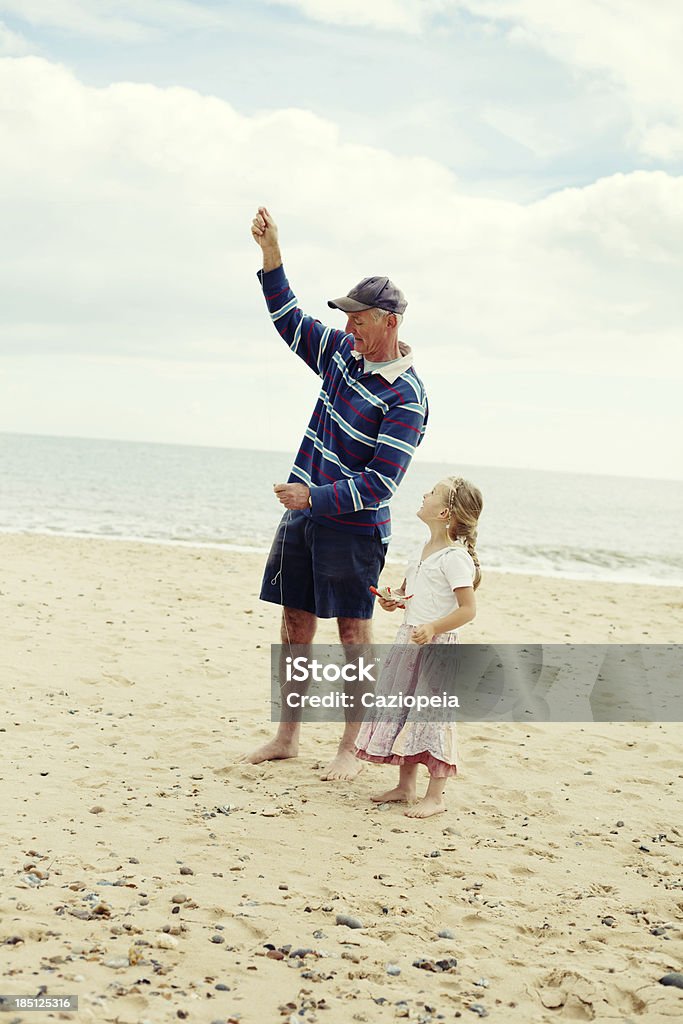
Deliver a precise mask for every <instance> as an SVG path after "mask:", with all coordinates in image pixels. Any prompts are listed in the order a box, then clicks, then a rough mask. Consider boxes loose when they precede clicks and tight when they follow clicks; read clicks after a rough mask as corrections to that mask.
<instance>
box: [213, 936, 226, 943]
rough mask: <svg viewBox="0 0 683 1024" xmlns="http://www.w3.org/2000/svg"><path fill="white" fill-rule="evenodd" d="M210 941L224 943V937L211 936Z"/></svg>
mask: <svg viewBox="0 0 683 1024" xmlns="http://www.w3.org/2000/svg"><path fill="white" fill-rule="evenodd" d="M211 941H212V942H225V937H224V936H223V935H212V936H211Z"/></svg>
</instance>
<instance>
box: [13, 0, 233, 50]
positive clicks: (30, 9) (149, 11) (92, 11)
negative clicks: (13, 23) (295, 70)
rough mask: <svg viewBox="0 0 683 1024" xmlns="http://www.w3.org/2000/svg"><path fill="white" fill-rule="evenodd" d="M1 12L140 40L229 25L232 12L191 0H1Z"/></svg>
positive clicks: (79, 31) (40, 24)
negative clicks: (180, 30) (152, 34)
mask: <svg viewBox="0 0 683 1024" xmlns="http://www.w3.org/2000/svg"><path fill="white" fill-rule="evenodd" d="M0 13H5V14H9V15H12V16H13V17H15V18H17V19H19V20H21V21H22V22H25V23H26V24H28V25H32V26H34V27H36V28H57V29H60V30H62V31H65V32H68V33H69V34H72V35H81V36H91V37H100V38H107V39H115V40H120V41H122V42H139V41H140V40H142V39H144V38H145V37H147V36H148V35H149V34H150V32H151V31H153V30H162V29H163V30H168V29H175V28H209V29H210V28H216V27H218V26H222V27H229V25H230V12H229V11H221V10H220V9H218V10H217V9H215V8H212V7H211V6H205V5H203V4H201V3H193V2H192V0H0Z"/></svg>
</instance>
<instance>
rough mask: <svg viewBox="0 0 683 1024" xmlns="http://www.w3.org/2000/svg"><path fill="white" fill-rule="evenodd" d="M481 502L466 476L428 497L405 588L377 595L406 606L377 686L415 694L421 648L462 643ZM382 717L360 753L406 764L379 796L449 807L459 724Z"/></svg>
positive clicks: (426, 810) (364, 736)
mask: <svg viewBox="0 0 683 1024" xmlns="http://www.w3.org/2000/svg"><path fill="white" fill-rule="evenodd" d="M482 507H483V502H482V497H481V493H480V492H479V490H478V489H477V488H476V487H474V486H473V484H471V483H469V482H468V481H467V480H463V479H462V477H447V478H446V479H445V480H441V481H439V483H438V484H437V485H436V486H435V487H434V488H433V489H432V490H431V491H429V493H427V494H425V495H424V500H423V502H422V506H421V508H420V509H419V510H418V513H417V515H418V518H420V519H421V520H422V522H423V523H424V524H425V525H426V526H428V527H429V531H430V537H429V540H428V541H427V543H426V544H425V545H424V547H423V548H422V549H421V551H420V552H418V553H417V556H416V558H415V560H414V561H413V562H411V563H410V565H409V566H408V570H407V572H406V578H405V579H404V581H403V583H402V585H401V588H400V590H397V591H392V592H391V598H388V597H384V596H382V595H381V594H380V595H379V596H378V600H379V603H380V606H381V607H382V608H383V609H384V610H385V611H388V612H393V611H396V609H397V608H405V609H406V613H405V617H404V620H403V625H402V626H401V627H400V629H399V631H398V633H397V635H396V641H395V644H394V647H393V648H392V649H391V651H390V653H389V656H388V658H387V661H386V662H385V665H384V668H383V671H382V676H381V679H380V687H379V690H378V692H379V691H380V690H381V692H382V693H387V692H391V693H396V694H398V693H402V694H404V695H405V694H407V693H411V692H413V690H414V688H415V685H416V680H417V676H418V674H419V666H420V655H421V653H422V652H421V647H422V646H423V645H425V644H453V643H458V634H457V628H458V627H459V626H463V625H464V624H465V623H466V622H471V621H472V619H473V618H474V616H475V610H476V609H475V600H474V591H475V590H476V589H477V587H478V586H479V582H480V579H481V573H480V571H479V560H478V558H477V554H476V551H475V548H474V546H475V543H476V539H477V521H478V519H479V516H480V514H481V510H482ZM402 598H405V601H403V600H402ZM375 716H376V717H375ZM375 716H373V717H371V718H369V719H366V720H365V721H364V722H363V724H362V726H361V728H360V732H359V733H358V738H357V740H356V756H357V757H359V758H361V759H362V760H364V761H373V762H374V763H375V764H396V765H399V766H400V768H399V779H398V786H396V788H395V789H390V790H389V791H388V792H387V793H381V794H379V795H378V796H374V797H372V799H373V800H375V801H376V802H378V803H380V802H384V801H388V800H397V801H405V802H407V803H409V804H411V805H412V806H411V807H409V808H408V810H407V811H406V812H405V813H406V815H407V816H408V817H411V818H427V817H429V816H430V815H432V814H439V813H440V812H441V811H445V810H446V805H445V802H444V790H445V788H446V780H447V779H448V778H449V777H450V776H452V775H455V774H456V770H457V769H456V746H455V723H454V722H446V721H418V720H411V713H410V711H409V710H406V711H405V712H404V713H403V715H402V716H400V717H399V718H397V719H389V718H388V717H387V716H386V714H385V715H384V717H382V715H381V712H379V711H376V712H375ZM420 764H424V765H426V766H427V770H428V771H429V785H428V786H427V792H426V793H425V796H424V797H423V799H422V800H419V801H418V802H417V803H414V800H415V792H416V781H417V769H418V765H420Z"/></svg>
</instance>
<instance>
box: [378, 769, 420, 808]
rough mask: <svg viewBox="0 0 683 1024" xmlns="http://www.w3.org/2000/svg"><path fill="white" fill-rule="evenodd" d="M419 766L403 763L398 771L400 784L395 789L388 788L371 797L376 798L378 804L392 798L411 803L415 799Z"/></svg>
mask: <svg viewBox="0 0 683 1024" xmlns="http://www.w3.org/2000/svg"><path fill="white" fill-rule="evenodd" d="M417 767H418V766H417V765H416V764H402V765H401V767H400V768H399V772H398V786H396V788H395V789H389V790H387V792H386V793H378V794H377V795H376V796H371V797H370V799H371V800H374V802H375V803H376V804H383V803H388V802H389V801H390V800H395V801H397V802H401V801H405V802H406V803H410V802H411V801H412V800H414V799H415V792H416V790H415V783H416V781H417Z"/></svg>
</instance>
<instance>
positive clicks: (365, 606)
mask: <svg viewBox="0 0 683 1024" xmlns="http://www.w3.org/2000/svg"><path fill="white" fill-rule="evenodd" d="M385 557H386V549H385V546H384V544H383V543H382V538H381V536H380V533H379V530H377V529H375V532H374V534H361V533H343V532H342V531H341V530H332V529H330V528H329V526H322V525H321V524H320V523H317V522H315V521H314V520H313V519H312V518H311V517H310V516H307V515H304V513H303V512H297V511H289V512H285V514H284V516H283V518H282V521H281V522H280V525H279V526H278V529H277V533H276V534H275V539H274V541H273V546H272V547H271V549H270V554H269V555H268V561H267V563H266V568H265V571H264V573H263V582H262V584H261V595H260V596H261V600H262V601H270V602H271V603H272V604H281V605H283V606H285V607H287V608H300V609H301V610H302V611H305V612H311V614H312V615H317V616H318V618H320V619H338V618H348V619H371V618H372V612H373V608H374V603H375V599H374V597H373V596H372V594H371V593H370V590H369V588H370V587H376V586H377V580H378V579H379V574H380V573H381V571H382V569H383V567H384V559H385Z"/></svg>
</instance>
